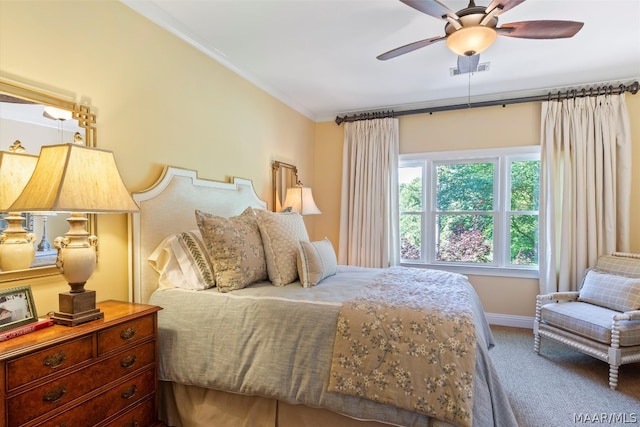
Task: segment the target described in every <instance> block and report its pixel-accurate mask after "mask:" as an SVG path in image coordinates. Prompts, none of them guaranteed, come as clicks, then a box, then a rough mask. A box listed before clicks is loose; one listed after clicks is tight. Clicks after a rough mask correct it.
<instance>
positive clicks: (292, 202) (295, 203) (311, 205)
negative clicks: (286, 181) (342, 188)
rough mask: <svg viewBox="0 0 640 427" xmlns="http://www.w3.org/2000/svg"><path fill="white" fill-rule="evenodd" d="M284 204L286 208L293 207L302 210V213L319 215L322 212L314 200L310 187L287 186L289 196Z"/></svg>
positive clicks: (297, 210) (295, 209)
mask: <svg viewBox="0 0 640 427" xmlns="http://www.w3.org/2000/svg"><path fill="white" fill-rule="evenodd" d="M282 206H283V207H284V208H285V209H286V208H291V210H294V211H296V212H300V214H301V215H317V214H321V213H322V212H320V209H318V206H316V202H315V201H314V200H313V195H312V194H311V188H310V187H302V186H299V187H292V188H287V196H286V197H285V199H284V203H283V204H282Z"/></svg>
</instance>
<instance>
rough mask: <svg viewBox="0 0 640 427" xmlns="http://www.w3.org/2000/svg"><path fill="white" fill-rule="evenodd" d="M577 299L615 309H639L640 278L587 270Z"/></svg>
mask: <svg viewBox="0 0 640 427" xmlns="http://www.w3.org/2000/svg"><path fill="white" fill-rule="evenodd" d="M578 301H584V302H588V303H591V304H595V305H599V306H601V307H606V308H610V309H612V310H616V311H623V312H624V311H630V310H638V309H640V279H637V278H631V277H625V276H618V275H615V274H607V273H601V272H599V271H596V270H589V272H587V275H586V276H585V278H584V282H583V283H582V288H580V295H579V296H578Z"/></svg>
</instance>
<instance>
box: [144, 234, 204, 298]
mask: <svg viewBox="0 0 640 427" xmlns="http://www.w3.org/2000/svg"><path fill="white" fill-rule="evenodd" d="M148 261H149V263H150V264H151V266H152V267H153V268H154V269H155V270H156V271H157V272H158V274H160V277H159V279H158V282H159V286H160V288H174V287H175V288H183V289H193V290H196V291H199V290H203V289H208V288H211V287H213V286H215V285H216V282H215V277H214V275H213V268H212V266H211V260H210V259H209V254H208V253H207V250H206V249H205V246H204V242H203V241H202V237H201V235H200V231H198V230H190V231H185V232H182V233H178V234H172V235H170V236H168V237H167V238H165V239H164V240H163V241H162V242H161V243H160V244H159V245H158V247H157V248H156V249H155V250H154V251H153V253H152V254H151V255H150V256H149V259H148Z"/></svg>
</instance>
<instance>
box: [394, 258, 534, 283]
mask: <svg viewBox="0 0 640 427" xmlns="http://www.w3.org/2000/svg"><path fill="white" fill-rule="evenodd" d="M400 265H401V266H403V267H413V268H431V269H434V270H443V271H449V272H452V273H458V274H464V275H473V276H499V277H518V278H525V279H538V278H539V277H540V272H539V271H538V269H537V268H536V269H524V268H500V267H479V266H471V265H446V264H417V263H415V264H414V263H408V262H403V263H400Z"/></svg>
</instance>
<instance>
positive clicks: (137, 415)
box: [104, 398, 157, 427]
mask: <svg viewBox="0 0 640 427" xmlns="http://www.w3.org/2000/svg"><path fill="white" fill-rule="evenodd" d="M155 412H156V411H155V401H154V398H151V399H148V400H146V401H144V402H142V403H141V404H140V405H138V406H136V407H135V408H133V409H131V410H130V411H129V412H127V413H126V414H124V415H122V416H121V417H119V418H118V419H116V420H115V421H112V422H110V423H108V424H106V425H105V426H104V427H150V426H154V425H156V420H157V416H156V413H155Z"/></svg>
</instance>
